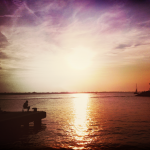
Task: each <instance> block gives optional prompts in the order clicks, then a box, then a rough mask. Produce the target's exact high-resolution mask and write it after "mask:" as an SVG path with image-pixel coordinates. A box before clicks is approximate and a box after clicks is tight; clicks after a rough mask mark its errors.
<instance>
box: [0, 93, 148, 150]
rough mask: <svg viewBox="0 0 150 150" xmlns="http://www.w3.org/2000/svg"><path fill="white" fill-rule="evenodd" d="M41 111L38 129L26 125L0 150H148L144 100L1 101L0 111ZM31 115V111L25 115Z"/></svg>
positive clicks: (125, 96)
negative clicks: (43, 113)
mask: <svg viewBox="0 0 150 150" xmlns="http://www.w3.org/2000/svg"><path fill="white" fill-rule="evenodd" d="M26 100H28V102H29V105H30V106H31V108H32V107H37V108H38V111H46V113H47V117H46V118H45V119H42V126H41V129H39V130H35V129H34V125H33V123H30V127H29V129H28V130H24V128H23V127H22V129H21V131H20V133H18V134H17V136H15V138H14V136H11V135H10V136H9V137H7V139H3V140H1V142H0V147H3V148H15V149H17V148H18V149H23V148H25V149H37V148H39V149H44V148H46V149H47V148H54V149H60V148H68V149H69V148H70V149H92V150H96V149H102V150H106V149H132V150H133V149H135V150H137V149H150V138H149V137H150V98H148V97H136V96H134V94H133V93H98V94H94V93H93V94H40V95H38V94H35V95H3V96H2V95H1V96H0V107H1V109H2V110H4V111H22V105H23V103H24V102H25V101H26ZM31 111H32V109H31Z"/></svg>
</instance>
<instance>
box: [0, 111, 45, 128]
mask: <svg viewBox="0 0 150 150" xmlns="http://www.w3.org/2000/svg"><path fill="white" fill-rule="evenodd" d="M43 118H46V112H44V111H36V112H35V111H29V112H0V129H1V130H3V129H14V128H19V127H21V125H24V126H25V127H28V126H29V123H30V122H34V126H35V127H38V126H40V125H41V119H43Z"/></svg>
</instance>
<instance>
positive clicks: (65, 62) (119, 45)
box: [0, 0, 150, 92]
mask: <svg viewBox="0 0 150 150" xmlns="http://www.w3.org/2000/svg"><path fill="white" fill-rule="evenodd" d="M149 83H150V0H1V1H0V92H34V91H35V92H95V91H97V92H100V91H135V88H136V84H137V87H138V90H139V91H143V90H148V89H149V88H150V85H149Z"/></svg>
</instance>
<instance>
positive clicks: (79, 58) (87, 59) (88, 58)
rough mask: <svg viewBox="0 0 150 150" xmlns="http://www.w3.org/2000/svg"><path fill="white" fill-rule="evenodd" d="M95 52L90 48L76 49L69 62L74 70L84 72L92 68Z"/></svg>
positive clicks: (72, 52) (69, 56)
mask: <svg viewBox="0 0 150 150" xmlns="http://www.w3.org/2000/svg"><path fill="white" fill-rule="evenodd" d="M92 58H93V52H92V51H91V50H90V49H88V48H83V47H82V48H75V49H73V50H72V51H71V53H69V54H68V57H67V62H68V65H69V66H70V67H71V68H72V69H78V70H84V69H87V68H89V67H90V66H91V64H92Z"/></svg>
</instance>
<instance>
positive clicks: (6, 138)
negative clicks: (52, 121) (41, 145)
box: [0, 123, 46, 149]
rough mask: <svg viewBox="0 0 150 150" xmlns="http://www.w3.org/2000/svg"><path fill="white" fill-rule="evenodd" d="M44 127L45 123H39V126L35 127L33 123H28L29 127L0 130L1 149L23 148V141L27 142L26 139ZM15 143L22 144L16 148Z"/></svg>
mask: <svg viewBox="0 0 150 150" xmlns="http://www.w3.org/2000/svg"><path fill="white" fill-rule="evenodd" d="M45 129H46V124H41V126H40V127H38V128H37V127H35V126H34V125H33V123H30V126H29V127H24V126H21V127H20V128H13V129H11V130H10V129H9V128H6V129H4V130H1V131H0V133H1V134H0V147H1V148H3V149H12V148H15V149H24V148H23V145H22V144H23V143H26V144H27V143H28V142H29V141H27V139H30V137H32V136H33V135H36V134H38V133H40V132H42V131H44V130H45ZM17 144H21V145H22V146H21V147H20V148H18V146H17Z"/></svg>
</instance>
